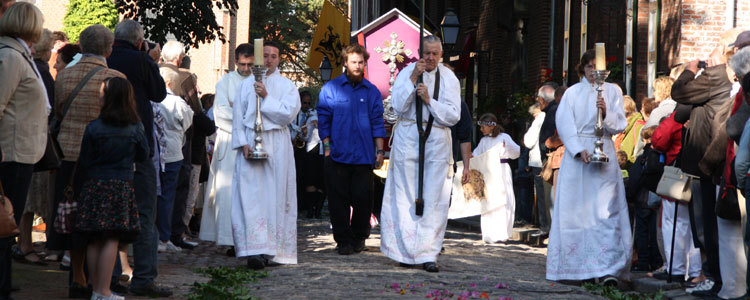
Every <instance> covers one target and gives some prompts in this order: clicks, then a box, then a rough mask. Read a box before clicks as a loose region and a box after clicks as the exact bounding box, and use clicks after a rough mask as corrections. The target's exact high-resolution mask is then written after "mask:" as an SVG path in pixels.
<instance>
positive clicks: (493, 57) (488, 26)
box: [476, 0, 512, 98]
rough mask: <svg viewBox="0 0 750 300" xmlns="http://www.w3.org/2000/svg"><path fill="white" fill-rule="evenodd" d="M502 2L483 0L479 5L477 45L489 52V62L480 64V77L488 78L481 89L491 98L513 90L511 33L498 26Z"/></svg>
mask: <svg viewBox="0 0 750 300" xmlns="http://www.w3.org/2000/svg"><path fill="white" fill-rule="evenodd" d="M500 4H501V3H500V2H499V1H492V0H482V1H481V4H480V5H479V6H480V7H479V11H480V14H479V22H478V27H477V41H476V46H477V49H478V50H483V51H488V52H489V64H480V65H479V69H480V78H487V81H486V82H480V94H482V92H481V90H482V89H486V90H487V94H488V95H487V96H488V97H489V98H497V97H501V96H502V95H503V94H504V93H509V92H510V90H511V84H512V80H511V76H510V72H509V71H508V69H509V68H508V62H509V61H510V57H511V46H510V40H509V33H508V31H507V30H506V29H505V28H501V27H500V26H498V21H499V20H498V18H497V16H496V15H497V14H498V12H499V9H500V7H499V6H498V5H500Z"/></svg>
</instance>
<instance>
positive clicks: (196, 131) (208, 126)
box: [190, 111, 216, 165]
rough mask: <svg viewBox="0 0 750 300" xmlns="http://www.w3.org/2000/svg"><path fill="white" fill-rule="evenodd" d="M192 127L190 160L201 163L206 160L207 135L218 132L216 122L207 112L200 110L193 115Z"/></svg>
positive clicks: (196, 163) (195, 163)
mask: <svg viewBox="0 0 750 300" xmlns="http://www.w3.org/2000/svg"><path fill="white" fill-rule="evenodd" d="M192 127H193V140H192V142H191V147H192V151H191V153H190V162H191V163H192V164H194V165H200V164H203V161H204V160H206V137H207V136H209V135H212V134H214V132H216V123H214V121H213V120H211V119H209V118H208V116H206V114H205V113H203V112H200V111H199V112H196V113H195V114H194V115H193V125H192Z"/></svg>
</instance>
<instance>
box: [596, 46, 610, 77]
mask: <svg viewBox="0 0 750 300" xmlns="http://www.w3.org/2000/svg"><path fill="white" fill-rule="evenodd" d="M595 49H596V60H595V63H596V70H597V71H598V70H606V69H607V56H606V55H605V54H604V43H596V48H595Z"/></svg>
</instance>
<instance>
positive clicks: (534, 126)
mask: <svg viewBox="0 0 750 300" xmlns="http://www.w3.org/2000/svg"><path fill="white" fill-rule="evenodd" d="M545 116H546V114H545V113H544V112H540V113H539V114H537V115H536V117H535V118H534V121H533V122H531V127H529V130H528V131H526V134H524V135H523V145H524V146H526V148H529V149H531V151H529V166H530V167H535V168H541V167H542V153H541V151H540V150H539V132H540V131H541V130H542V123H543V122H544V117H545Z"/></svg>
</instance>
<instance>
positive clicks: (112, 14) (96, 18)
mask: <svg viewBox="0 0 750 300" xmlns="http://www.w3.org/2000/svg"><path fill="white" fill-rule="evenodd" d="M94 24H102V25H104V26H106V27H107V28H109V29H113V30H114V29H115V25H117V8H116V7H115V3H114V2H112V0H70V2H68V11H67V12H66V13H65V18H64V19H63V32H65V34H67V35H68V39H70V41H71V42H73V43H77V42H78V35H80V34H81V31H83V30H84V29H86V27H89V26H91V25H94Z"/></svg>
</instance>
